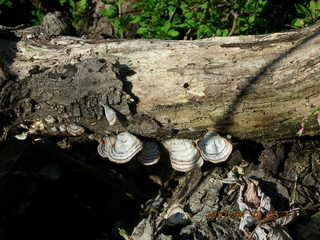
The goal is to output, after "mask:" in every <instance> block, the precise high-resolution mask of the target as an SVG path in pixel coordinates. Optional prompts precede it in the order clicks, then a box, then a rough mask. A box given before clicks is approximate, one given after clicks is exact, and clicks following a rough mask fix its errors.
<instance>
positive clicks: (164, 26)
mask: <svg viewBox="0 0 320 240" xmlns="http://www.w3.org/2000/svg"><path fill="white" fill-rule="evenodd" d="M170 28H171V22H170V21H166V22H165V24H164V25H163V26H162V27H161V30H162V31H163V32H168V31H169V29H170Z"/></svg>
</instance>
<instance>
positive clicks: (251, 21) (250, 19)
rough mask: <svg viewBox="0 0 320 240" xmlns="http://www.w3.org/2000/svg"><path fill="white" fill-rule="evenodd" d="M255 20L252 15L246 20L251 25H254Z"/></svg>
mask: <svg viewBox="0 0 320 240" xmlns="http://www.w3.org/2000/svg"><path fill="white" fill-rule="evenodd" d="M255 19H256V16H254V15H251V16H250V17H249V19H248V22H249V23H250V24H252V23H254V20H255Z"/></svg>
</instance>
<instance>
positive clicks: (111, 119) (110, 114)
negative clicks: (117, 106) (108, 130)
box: [100, 103, 118, 126]
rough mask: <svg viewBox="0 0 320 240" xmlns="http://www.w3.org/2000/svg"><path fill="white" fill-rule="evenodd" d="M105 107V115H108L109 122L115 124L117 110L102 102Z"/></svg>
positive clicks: (111, 124)
mask: <svg viewBox="0 0 320 240" xmlns="http://www.w3.org/2000/svg"><path fill="white" fill-rule="evenodd" d="M100 104H101V106H102V107H103V109H104V115H105V116H106V119H107V121H108V122H109V125H110V126H113V125H114V124H115V123H116V122H117V119H118V118H117V114H116V112H115V111H114V110H113V109H112V108H111V107H109V106H108V105H107V104H102V103H100Z"/></svg>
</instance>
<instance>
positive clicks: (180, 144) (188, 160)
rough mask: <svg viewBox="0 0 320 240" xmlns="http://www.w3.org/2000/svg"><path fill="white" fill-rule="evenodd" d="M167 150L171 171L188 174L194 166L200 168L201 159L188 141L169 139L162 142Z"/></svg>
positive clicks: (192, 144)
mask: <svg viewBox="0 0 320 240" xmlns="http://www.w3.org/2000/svg"><path fill="white" fill-rule="evenodd" d="M163 145H164V146H165V148H166V149H167V150H168V152H169V155H170V162H171V166H172V168H173V169H175V170H177V171H180V172H188V171H190V170H192V169H193V168H195V167H196V166H198V167H201V166H202V164H203V159H202V158H201V156H200V153H199V152H198V150H197V148H196V147H195V145H194V143H193V141H192V140H190V139H177V138H173V139H169V140H166V141H164V142H163Z"/></svg>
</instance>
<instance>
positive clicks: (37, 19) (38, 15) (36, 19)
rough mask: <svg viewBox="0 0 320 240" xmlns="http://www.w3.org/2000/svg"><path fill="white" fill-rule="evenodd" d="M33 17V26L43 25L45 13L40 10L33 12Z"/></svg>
mask: <svg viewBox="0 0 320 240" xmlns="http://www.w3.org/2000/svg"><path fill="white" fill-rule="evenodd" d="M31 15H32V19H31V24H32V25H40V24H41V23H42V19H43V17H44V13H43V12H42V11H41V10H40V9H35V10H32V11H31Z"/></svg>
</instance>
